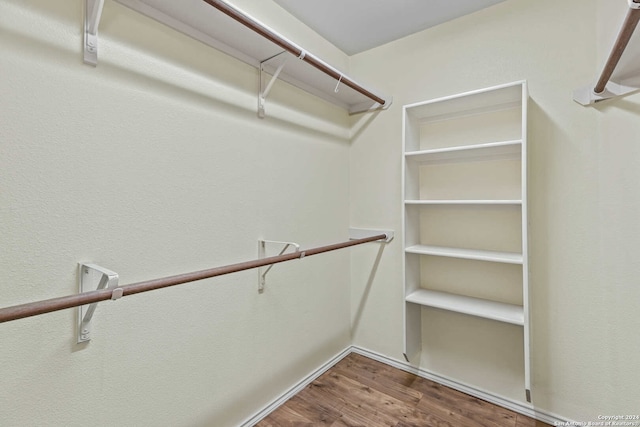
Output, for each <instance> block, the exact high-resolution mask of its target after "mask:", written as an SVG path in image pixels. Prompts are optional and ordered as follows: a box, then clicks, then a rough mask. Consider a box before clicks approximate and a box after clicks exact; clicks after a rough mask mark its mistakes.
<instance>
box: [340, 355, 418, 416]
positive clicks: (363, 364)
mask: <svg viewBox="0 0 640 427" xmlns="http://www.w3.org/2000/svg"><path fill="white" fill-rule="evenodd" d="M362 359H364V360H359V359H356V358H353V359H351V358H350V359H348V360H343V361H341V362H340V363H338V364H337V365H336V366H334V367H333V370H334V372H336V373H338V374H340V375H344V376H345V377H347V378H350V379H352V380H354V381H357V382H359V383H361V384H363V385H366V386H368V387H371V388H373V389H375V390H377V391H379V392H381V393H384V394H386V395H388V396H391V397H394V398H396V399H398V400H400V401H402V402H405V403H408V404H411V405H414V406H415V405H416V404H417V403H418V402H419V401H420V399H421V398H422V393H420V392H419V391H417V390H415V389H412V388H410V387H407V386H406V385H404V384H402V382H400V381H397V380H396V378H397V376H394V375H385V374H386V373H387V372H386V371H385V370H384V369H380V368H379V367H378V366H376V365H375V364H373V363H370V362H373V361H372V360H371V359H366V358H362Z"/></svg>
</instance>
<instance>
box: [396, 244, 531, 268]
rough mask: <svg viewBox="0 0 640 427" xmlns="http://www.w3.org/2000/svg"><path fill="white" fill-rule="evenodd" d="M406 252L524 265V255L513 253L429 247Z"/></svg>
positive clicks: (419, 246) (407, 249) (411, 249)
mask: <svg viewBox="0 0 640 427" xmlns="http://www.w3.org/2000/svg"><path fill="white" fill-rule="evenodd" d="M405 252H408V253H412V254H420V255H435V256H444V257H451V258H463V259H474V260H478V261H491V262H503V263H506V264H522V254H519V253H513V252H495V251H482V250H477V249H458V248H447V247H443V246H428V245H414V246H409V247H408V248H406V249H405Z"/></svg>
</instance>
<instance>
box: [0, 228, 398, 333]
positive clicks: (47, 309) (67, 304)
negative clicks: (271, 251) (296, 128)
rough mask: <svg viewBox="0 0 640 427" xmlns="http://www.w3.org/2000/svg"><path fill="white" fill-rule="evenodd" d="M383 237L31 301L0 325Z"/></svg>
mask: <svg viewBox="0 0 640 427" xmlns="http://www.w3.org/2000/svg"><path fill="white" fill-rule="evenodd" d="M387 237H388V236H387V234H378V235H375V236H371V237H365V238H362V239H354V240H349V241H347V242H342V243H335V244H333V245H327V246H319V247H317V248H313V249H306V250H303V251H300V252H294V253H290V254H285V255H278V256H273V257H269V258H262V259H256V260H253V261H245V262H241V263H238V264H231V265H225V266H223V267H216V268H211V269H208V270H201V271H195V272H192V273H186V274H179V275H177V276H169V277H163V278H160V279H154V280H147V281H144V282H138V283H132V284H130V285H124V286H118V287H115V288H104V289H99V290H96V291H90V292H83V293H80V294H77V295H67V296H64V297H59V298H52V299H48V300H43V301H35V302H30V303H27V304H21V305H15V306H13V307H7V308H3V309H0V323H3V322H8V321H11V320H17V319H22V318H25V317H31V316H37V315H39V314H45V313H51V312H53V311H58V310H64V309H66V308H72V307H79V306H82V305H86V304H92V303H96V302H99V301H106V300H108V299H112V297H113V295H114V294H117V295H118V298H120V297H123V296H128V295H134V294H139V293H141V292H147V291H153V290H156V289H160V288H166V287H169V286H174V285H181V284H183V283H188V282H194V281H196V280H202V279H208V278H210V277H216V276H222V275H225V274H229V273H235V272H238V271H243V270H249V269H252V268H258V267H263V266H265V265H270V264H277V263H280V262H285V261H291V260H293V259H298V258H303V257H305V256H311V255H317V254H321V253H323V252H329V251H334V250H336V249H342V248H347V247H349V246H355V245H361V244H363V243H368V242H375V241H377V240H386V239H387Z"/></svg>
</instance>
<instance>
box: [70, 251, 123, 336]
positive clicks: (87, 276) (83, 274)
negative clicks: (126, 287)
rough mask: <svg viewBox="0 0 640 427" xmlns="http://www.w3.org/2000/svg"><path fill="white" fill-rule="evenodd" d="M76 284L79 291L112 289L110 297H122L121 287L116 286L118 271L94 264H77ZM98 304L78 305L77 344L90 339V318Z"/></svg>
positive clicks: (114, 298)
mask: <svg viewBox="0 0 640 427" xmlns="http://www.w3.org/2000/svg"><path fill="white" fill-rule="evenodd" d="M78 284H79V290H80V293H83V292H89V291H95V290H99V289H105V288H107V289H112V288H113V293H112V294H111V299H112V300H116V299H118V298H120V297H122V288H118V287H117V286H118V273H114V272H113V271H111V270H107V269H106V268H103V267H100V266H99V265H95V264H82V263H81V264H79V272H78ZM97 306H98V303H97V302H94V303H93V304H87V305H82V306H80V307H78V344H80V343H83V342H87V341H90V340H91V319H92V318H93V313H94V312H95V311H96V307H97Z"/></svg>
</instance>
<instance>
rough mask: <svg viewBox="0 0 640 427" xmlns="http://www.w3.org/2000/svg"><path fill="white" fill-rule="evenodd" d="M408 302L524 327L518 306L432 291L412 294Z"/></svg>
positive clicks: (424, 290)
mask: <svg viewBox="0 0 640 427" xmlns="http://www.w3.org/2000/svg"><path fill="white" fill-rule="evenodd" d="M406 301H407V302H411V303H414V304H419V305H422V306H426V307H435V308H440V309H443V310H449V311H455V312H457V313H464V314H468V315H471V316H477V317H484V318H485V319H492V320H497V321H499V322H505V323H511V324H514V325H519V326H523V325H524V310H523V308H522V307H521V306H518V305H513V304H505V303H502V302H496V301H489V300H485V299H480V298H472V297H467V296H462V295H454V294H449V293H446V292H438V291H430V290H427V289H419V290H417V291H415V292H412V293H411V294H409V295H407V297H406Z"/></svg>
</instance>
